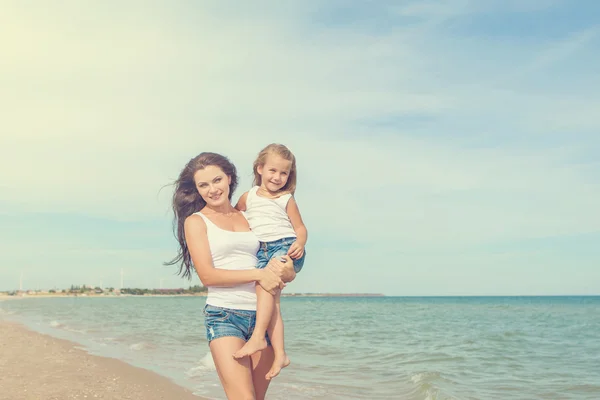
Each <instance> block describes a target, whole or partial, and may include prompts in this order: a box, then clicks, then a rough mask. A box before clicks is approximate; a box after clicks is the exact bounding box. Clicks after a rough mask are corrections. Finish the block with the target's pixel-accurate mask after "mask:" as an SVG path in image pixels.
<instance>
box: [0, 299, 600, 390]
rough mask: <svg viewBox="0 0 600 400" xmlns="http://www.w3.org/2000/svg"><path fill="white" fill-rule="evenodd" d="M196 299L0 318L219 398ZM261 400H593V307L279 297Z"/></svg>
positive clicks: (47, 302)
mask: <svg viewBox="0 0 600 400" xmlns="http://www.w3.org/2000/svg"><path fill="white" fill-rule="evenodd" d="M204 302H205V298H204V297H177V296H175V297H136V296H131V297H64V298H33V297H32V298H23V299H20V300H6V301H2V302H0V318H1V319H9V320H13V321H18V322H21V323H23V324H25V325H26V326H27V327H29V328H30V329H33V330H35V331H39V332H42V333H45V334H49V335H52V336H56V337H59V338H63V339H68V340H71V341H73V342H76V343H78V347H81V348H84V349H86V350H87V351H88V352H89V353H91V354H96V355H102V356H107V357H113V358H118V359H120V360H123V361H125V362H127V363H130V364H132V365H135V366H138V367H143V368H146V369H149V370H152V371H155V372H157V373H159V374H162V375H164V376H166V377H168V378H170V379H172V380H173V381H174V382H176V383H178V384H180V385H182V386H185V387H188V388H190V389H191V390H192V391H194V392H195V393H196V394H198V395H201V396H204V397H208V398H211V399H225V395H224V393H223V390H222V388H221V386H220V384H219V381H218V377H217V373H216V371H215V367H214V364H213V361H212V358H211V355H210V352H209V349H208V345H207V342H206V337H205V329H204V326H203V314H202V308H203V306H204ZM281 307H282V313H283V317H284V321H285V332H286V347H287V351H288V354H289V356H290V358H291V360H292V364H291V365H290V366H289V367H288V368H286V369H285V370H283V371H282V373H281V375H280V376H279V377H277V378H276V379H275V380H274V381H273V383H272V384H271V388H270V389H269V392H268V395H267V398H268V399H273V400H275V399H282V400H283V399H285V400H294V399H328V400H336V399H344V400H347V399H369V400H377V399H406V400H421V399H423V400H425V399H427V400H430V399H600V297H598V296H585V297H566V296H565V297H284V298H283V299H282V305H281Z"/></svg>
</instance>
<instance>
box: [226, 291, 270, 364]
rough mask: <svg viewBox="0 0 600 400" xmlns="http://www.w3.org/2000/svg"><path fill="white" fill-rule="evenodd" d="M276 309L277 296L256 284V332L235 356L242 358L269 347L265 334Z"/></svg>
mask: <svg viewBox="0 0 600 400" xmlns="http://www.w3.org/2000/svg"><path fill="white" fill-rule="evenodd" d="M274 309H275V297H274V296H272V295H271V293H269V292H267V291H266V290H264V289H263V288H262V286H260V285H259V284H256V325H255V326H254V332H252V336H250V340H248V341H247V342H246V344H245V345H244V347H242V348H241V349H239V350H238V351H236V352H235V353H234V354H233V357H234V358H238V359H239V358H242V357H246V356H249V355H252V354H254V353H256V352H257V351H260V350H263V349H266V348H267V340H266V339H265V334H266V333H267V329H268V328H269V323H270V321H271V319H272V316H273V310H274Z"/></svg>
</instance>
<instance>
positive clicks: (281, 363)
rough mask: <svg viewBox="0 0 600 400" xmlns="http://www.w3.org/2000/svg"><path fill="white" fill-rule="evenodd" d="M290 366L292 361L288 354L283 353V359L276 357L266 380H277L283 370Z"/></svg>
mask: <svg viewBox="0 0 600 400" xmlns="http://www.w3.org/2000/svg"><path fill="white" fill-rule="evenodd" d="M288 365H290V359H289V358H288V356H287V354H285V353H283V355H282V356H281V357H278V356H277V355H276V356H275V360H273V365H272V366H271V369H270V370H269V372H267V375H265V378H266V379H267V380H271V379H272V378H275V377H276V376H277V375H279V372H281V370H282V369H283V368H285V367H287V366H288Z"/></svg>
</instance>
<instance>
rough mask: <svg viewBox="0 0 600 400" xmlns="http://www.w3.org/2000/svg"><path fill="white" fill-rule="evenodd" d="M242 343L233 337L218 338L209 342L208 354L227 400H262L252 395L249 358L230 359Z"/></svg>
mask: <svg viewBox="0 0 600 400" xmlns="http://www.w3.org/2000/svg"><path fill="white" fill-rule="evenodd" d="M244 343H245V342H244V340H243V339H240V338H237V337H234V336H225V337H220V338H218V339H214V340H212V341H211V342H210V352H211V354H212V357H213V360H214V362H215V366H216V368H217V373H218V374H219V379H220V380H221V385H223V389H225V394H226V395H227V398H228V399H229V400H253V399H257V398H258V399H262V397H257V396H256V395H255V393H254V384H253V379H254V376H253V371H252V363H251V361H250V358H243V359H241V360H236V359H234V358H232V357H231V355H232V354H233V353H235V352H236V351H238V350H239V349H241V348H242V346H243V345H244ZM263 377H264V374H263ZM265 392H266V389H265ZM263 397H264V394H263Z"/></svg>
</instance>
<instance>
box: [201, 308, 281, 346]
mask: <svg viewBox="0 0 600 400" xmlns="http://www.w3.org/2000/svg"><path fill="white" fill-rule="evenodd" d="M203 312H204V326H205V327H206V340H208V343H210V341H211V340H214V339H218V338H221V337H226V336H233V337H238V338H240V339H242V340H244V341H248V339H250V336H252V332H254V326H255V325H256V311H250V310H232V309H230V308H223V307H216V306H211V305H210V304H207V305H205V306H204V311H203ZM265 339H267V344H269V345H270V344H271V342H270V341H269V335H268V334H265Z"/></svg>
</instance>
